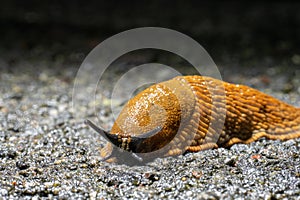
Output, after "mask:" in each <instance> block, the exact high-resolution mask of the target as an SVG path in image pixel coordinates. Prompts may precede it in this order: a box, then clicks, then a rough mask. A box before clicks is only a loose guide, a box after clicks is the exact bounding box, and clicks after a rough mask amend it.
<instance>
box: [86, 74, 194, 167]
mask: <svg viewBox="0 0 300 200" xmlns="http://www.w3.org/2000/svg"><path fill="white" fill-rule="evenodd" d="M183 81H184V80H182V79H172V80H170V81H166V82H162V83H159V84H156V85H153V86H151V87H149V88H147V89H145V90H144V91H142V92H141V93H139V94H138V95H136V96H135V97H133V98H132V99H130V100H129V101H128V102H127V104H126V105H125V106H124V108H123V109H122V111H121V112H120V114H119V116H118V117H117V119H116V121H115V123H114V125H113V127H112V129H111V131H110V133H108V132H105V131H103V130H101V129H99V128H97V127H96V126H95V125H93V124H92V123H91V122H87V123H88V124H89V125H90V126H91V127H92V128H93V129H95V130H96V131H97V132H99V133H100V134H101V135H102V136H104V137H105V138H106V139H107V140H108V141H109V142H110V144H108V146H107V147H109V148H108V150H106V151H105V153H104V155H103V156H104V160H108V161H109V160H111V158H114V160H113V161H116V162H120V160H122V157H124V158H125V160H126V157H127V156H126V155H125V154H128V153H130V156H131V157H133V158H134V160H137V161H146V160H152V159H153V158H156V157H157V156H161V155H166V154H168V151H170V149H171V148H172V146H174V145H177V144H173V145H171V147H168V148H164V147H165V146H170V145H168V144H169V143H170V144H171V141H172V140H173V139H174V137H175V136H176V134H177V133H178V131H180V129H181V128H182V127H181V126H182V125H183V127H184V126H185V125H184V124H185V122H186V121H189V119H190V116H191V113H192V112H193V108H194V101H193V100H194V98H193V97H194V96H193V93H192V92H191V90H190V89H189V88H187V86H186V85H185V84H184V83H183ZM176 137H177V136H176ZM112 144H113V146H112ZM183 148H184V147H183ZM182 150H183V152H184V151H185V149H182ZM155 152H159V153H158V154H155ZM123 160H124V159H123ZM121 162H122V161H121Z"/></svg>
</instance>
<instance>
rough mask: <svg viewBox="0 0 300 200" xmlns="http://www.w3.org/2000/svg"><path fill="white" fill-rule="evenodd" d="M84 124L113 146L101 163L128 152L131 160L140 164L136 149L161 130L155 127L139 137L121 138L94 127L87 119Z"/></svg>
mask: <svg viewBox="0 0 300 200" xmlns="http://www.w3.org/2000/svg"><path fill="white" fill-rule="evenodd" d="M85 124H87V125H89V126H90V127H91V128H92V129H94V130H95V131H96V132H97V133H99V134H100V135H101V136H102V137H104V138H105V139H106V140H107V141H108V142H111V143H112V144H114V145H115V146H114V147H113V151H112V152H111V154H109V155H108V156H106V157H105V158H103V159H102V161H106V160H108V159H110V158H113V157H117V156H118V155H120V154H122V153H124V151H128V152H130V153H131V157H132V158H134V159H135V160H137V161H139V162H142V161H143V159H142V158H141V157H140V156H138V155H137V154H136V153H139V152H138V149H140V148H141V145H142V144H143V142H144V141H145V140H147V139H148V138H149V137H151V136H153V135H155V134H156V133H158V132H159V131H160V130H161V127H157V128H155V129H153V130H151V131H149V132H146V133H144V134H141V135H140V136H139V137H136V136H128V137H121V136H119V135H117V134H111V133H109V132H107V131H104V130H103V129H101V128H99V127H98V126H97V125H95V124H94V123H93V122H92V121H90V120H88V119H87V120H85ZM118 147H119V148H118Z"/></svg>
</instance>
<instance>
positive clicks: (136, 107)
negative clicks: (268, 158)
mask: <svg viewBox="0 0 300 200" xmlns="http://www.w3.org/2000/svg"><path fill="white" fill-rule="evenodd" d="M86 122H87V124H88V125H90V126H91V127H92V128H93V129H95V130H96V131H97V132H99V133H100V134H101V135H103V136H104V137H106V139H107V140H108V141H109V143H108V144H107V146H106V147H105V148H103V149H102V150H101V156H102V157H103V158H104V159H103V160H107V161H109V162H124V161H126V159H127V158H128V157H127V154H128V155H129V154H130V155H131V158H134V159H133V160H136V162H138V161H139V162H142V161H145V162H148V161H150V160H152V159H154V158H156V157H166V156H176V155H180V154H182V153H184V152H186V151H187V152H197V151H201V150H204V149H209V148H218V147H230V146H232V145H233V144H236V143H250V142H253V141H255V140H257V139H259V138H261V137H265V138H268V139H273V140H276V139H280V140H288V139H292V138H297V137H300V108H296V107H293V106H291V105H288V104H286V103H284V102H282V101H280V100H277V99H275V98H273V97H271V96H269V95H267V94H264V93H262V92H260V91H258V90H256V89H253V88H250V87H248V86H244V85H237V84H231V83H227V82H223V81H220V80H217V79H213V78H210V77H204V76H179V77H175V78H173V79H171V80H169V81H165V82H162V83H158V84H155V85H152V86H151V87H149V88H147V89H145V90H144V91H142V92H141V93H139V94H138V95H136V96H135V97H133V98H132V99H130V100H129V101H128V103H127V104H126V105H125V106H124V108H123V110H122V111H121V113H120V114H119V116H118V118H117V119H116V121H115V123H114V125H113V127H112V129H111V131H110V133H108V132H105V131H103V130H102V129H100V128H98V127H97V126H96V125H94V124H93V123H92V122H91V121H89V120H87V121H86ZM124 153H126V155H125V154H124Z"/></svg>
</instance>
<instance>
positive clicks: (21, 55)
mask: <svg viewBox="0 0 300 200" xmlns="http://www.w3.org/2000/svg"><path fill="white" fill-rule="evenodd" d="M297 6H298V7H297ZM7 7H8V8H9V5H8V6H7ZM79 7H80V6H79ZM175 7H176V6H175ZM248 7H249V10H247V9H246V8H245V7H244V6H241V7H240V9H235V8H232V6H231V5H228V6H227V7H226V6H224V5H221V6H216V7H215V6H214V5H209V7H208V9H203V10H202V11H203V12H199V13H200V14H199V16H198V9H191V7H189V6H187V7H186V8H185V9H186V11H182V12H179V13H177V12H175V11H174V13H177V15H178V16H179V17H178V18H176V16H177V15H175V14H174V15H171V17H166V16H164V14H163V12H162V14H160V15H161V17H162V18H163V20H162V21H161V23H153V21H151V20H150V17H151V16H152V15H153V14H152V13H151V12H150V11H149V10H146V11H148V12H149V13H147V14H146V15H148V17H149V16H150V17H149V18H148V17H144V18H141V19H140V20H137V19H135V20H133V18H134V17H133V16H132V15H128V12H125V11H124V12H123V14H121V17H119V18H117V19H115V18H113V17H112V16H114V15H111V17H112V19H113V20H112V24H113V25H111V26H109V27H108V28H107V24H105V23H104V25H103V26H102V27H100V28H95V24H97V23H100V22H101V20H100V21H99V20H98V21H97V20H96V21H94V22H93V21H91V20H90V19H89V18H88V17H86V18H84V17H83V18H76V17H74V18H72V15H71V14H70V13H68V12H66V13H64V12H63V11H64V9H60V8H59V7H49V9H50V10H51V9H53V10H56V15H55V16H60V15H63V14H66V16H67V17H66V18H64V20H61V21H60V20H52V21H51V20H50V21H49V20H47V18H45V16H46V14H45V15H43V14H44V12H39V9H36V10H34V11H32V10H31V11H28V12H25V11H23V10H22V9H21V8H20V7H18V9H16V10H15V14H14V15H13V16H11V15H10V14H9V13H10V12H8V11H6V13H5V12H1V13H4V14H2V16H1V19H2V21H0V22H1V25H2V26H3V27H5V28H6V29H5V30H6V32H5V33H4V34H3V35H2V40H1V48H0V52H1V53H0V70H1V74H0V85H1V87H0V198H4V199H6V198H16V199H17V198H19V197H22V198H27V199H30V198H35V199H38V198H39V197H45V198H58V199H69V198H71V197H73V198H97V199H101V198H103V199H115V198H129V199H130V198H131V199H136V198H138V199H145V198H150V199H164V198H165V199H169V198H176V199H220V198H221V199H244V198H246V199H258V198H260V199H299V196H300V139H295V140H290V141H286V142H280V141H267V140H264V139H261V140H259V141H257V142H255V143H252V144H250V145H243V144H240V145H234V146H233V147H231V148H230V149H223V148H219V149H214V150H208V151H203V152H198V153H193V154H186V155H183V156H179V157H178V158H165V159H157V160H155V161H154V162H152V163H149V164H148V165H146V166H133V167H129V166H125V165H114V164H108V163H105V162H101V161H99V160H100V159H101V157H100V156H99V150H100V149H101V148H102V147H103V145H104V144H105V141H104V140H103V138H101V137H100V136H99V135H98V134H96V133H94V131H92V130H91V129H90V128H88V127H86V125H85V124H84V123H83V121H84V119H85V118H91V119H95V112H94V108H93V105H94V104H93V100H91V99H84V100H83V101H82V102H81V104H80V105H78V106H77V107H76V108H72V91H73V84H74V80H75V77H76V73H77V70H78V69H79V66H80V64H81V62H82V61H83V59H84V57H85V56H86V55H87V53H88V52H89V51H90V50H91V49H92V48H93V47H94V46H95V45H97V44H98V43H99V42H101V41H102V40H103V39H105V38H106V37H108V36H111V35H113V34H115V33H118V32H119V31H121V30H125V29H126V28H130V27H131V26H135V27H138V26H163V27H169V28H175V29H177V30H182V31H183V32H184V33H186V34H189V33H190V34H191V35H192V36H194V38H196V39H197V41H198V42H200V43H201V44H202V45H203V46H204V47H205V48H206V49H207V50H208V52H209V53H210V54H211V56H212V58H213V59H214V60H215V62H216V64H217V65H218V67H219V69H220V72H221V74H222V78H223V79H224V80H226V81H230V82H234V83H239V84H246V85H249V86H252V87H255V88H257V89H259V90H261V91H264V92H266V93H268V94H270V95H273V96H275V97H277V98H279V99H281V100H283V101H285V102H287V103H290V104H292V105H295V106H298V107H300V55H299V51H298V50H299V45H297V44H299V34H298V33H299V29H297V28H295V25H299V21H300V18H299V14H297V13H298V12H295V11H298V10H299V9H297V8H299V4H296V5H286V4H283V5H281V4H275V5H273V6H271V8H273V9H271V8H269V7H268V9H267V8H266V7H261V6H260V5H255V6H248ZM16 8H17V7H16ZM47 8H48V7H47ZM82 8H84V6H83V7H82ZM178 8H180V9H179V10H183V9H184V7H182V6H181V5H178ZM178 8H177V9H178ZM70 9H71V10H72V9H75V11H77V10H76V9H78V8H77V7H76V6H75V7H73V8H70ZM199 9H200V7H199ZM27 10H28V9H27ZM104 10H105V8H102V11H104ZM132 10H133V12H134V11H135V12H136V11H137V10H138V9H137V8H135V7H133V8H132ZM195 10H196V11H197V12H196V11H195ZM246 10H247V11H246ZM213 11H216V14H213V13H214V12H213ZM24 12H25V14H26V16H27V18H24V19H25V22H24V21H22V20H23V15H24ZM85 12H87V13H89V12H90V11H85ZM46 13H47V12H46ZM50 13H52V12H50ZM71 13H72V12H71ZM75 13H76V12H75ZM95 13H97V12H95ZM115 13H116V12H115ZM141 13H142V12H141ZM224 13H225V14H224ZM235 14H241V17H240V18H239V17H237V16H235ZM91 15H92V16H93V13H92V14H91ZM3 16H4V17H3ZM172 16H173V17H172ZM174 16H175V17H174ZM182 16H187V17H186V18H180V17H182ZM223 16H224V17H223ZM7 19H9V20H11V21H12V23H11V24H9V23H7V22H6V21H5V20H7ZM36 19H40V20H41V21H38V20H37V21H36ZM53 19H56V18H53ZM77 19H78V20H77ZM118 19H119V20H118ZM146 19H148V21H147V20H146ZM189 19H193V20H189ZM26 20H27V21H26ZM32 20H33V22H32ZM43 20H44V21H43ZM81 20H82V21H81ZM102 20H104V19H102ZM143 20H144V21H143ZM153 20H154V19H153ZM58 21H59V22H61V23H58ZM72 22H74V23H72ZM87 22H89V23H90V24H89V23H87ZM154 22H155V20H154ZM56 23H58V25H57V24H56ZM85 23H87V24H85ZM93 23H94V24H93ZM107 23H108V22H107ZM131 23H132V24H131ZM177 23H182V25H181V26H175V25H174V24H177ZM66 24H69V25H70V24H71V25H70V26H65V25H66ZM102 24H103V23H102ZM126 24H127V25H126ZM128 24H129V25H128ZM274 24H276V26H275V25H274ZM50 25H51V28H50V31H49V32H47V31H46V30H48V28H49V26H50ZM83 25H85V26H84V27H85V28H83V30H82V29H80V28H81V27H82V26H83ZM26 27H29V28H28V29H27V28H26ZM91 27H92V28H91ZM96 27H97V26H96ZM105 27H106V28H107V30H109V31H106V29H104V28H105ZM275 27H278V29H280V30H281V32H280V31H279V32H278V31H277V29H276V28H275ZM41 30H42V31H41ZM91 32H92V33H91ZM21 33H23V34H24V35H22V34H21ZM98 34H99V35H98ZM149 55H150V56H149ZM152 60H155V61H161V62H167V64H169V65H171V66H172V65H174V66H175V65H176V66H178V67H179V69H181V70H183V72H184V73H186V74H189V73H190V71H189V68H185V64H184V63H182V61H181V60H178V58H177V57H174V56H172V55H166V54H165V53H163V52H158V53H156V54H155V55H154V56H153V55H152V54H151V53H149V52H146V53H145V52H140V53H139V54H138V55H136V54H132V55H129V56H128V57H126V58H124V59H123V60H122V59H121V60H119V62H116V63H114V65H113V67H112V72H113V76H114V75H116V76H117V75H119V74H120V73H122V72H123V71H122V70H124V68H126V66H128V65H130V64H132V63H133V64H139V63H144V62H148V61H152ZM106 83H107V84H108V85H109V84H110V83H109V81H108V82H106ZM82 86H83V87H84V86H85V85H84V83H83V85H82ZM108 88H109V87H108ZM89 89H90V88H87V90H89ZM106 92H107V91H105V90H104V91H103V90H101V89H100V90H99V94H100V95H101V93H103V94H105V93H106ZM100 105H104V106H103V107H99V108H98V111H99V112H100V113H101V120H102V125H103V126H104V127H105V128H107V129H108V128H109V127H110V126H111V125H112V123H113V118H112V116H111V114H110V112H109V109H106V107H107V105H106V103H105V102H100V103H99V106H100Z"/></svg>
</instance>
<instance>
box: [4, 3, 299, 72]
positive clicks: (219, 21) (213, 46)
mask: <svg viewBox="0 0 300 200" xmlns="http://www.w3.org/2000/svg"><path fill="white" fill-rule="evenodd" d="M299 10H300V3H297V2H293V1H291V2H288V1H279V2H275V3H274V2H273V3H272V2H251V3H250V2H234V1H233V2H232V1H230V2H222V3H218V2H214V1H213V2H198V1H188V2H187V1H105V2H101V1H88V2H87V1H80V0H75V1H67V0H63V1H48V3H47V2H45V1H37V0H28V1H17V0H13V1H5V2H1V7H0V26H1V30H0V35H1V37H0V53H1V55H2V59H4V60H5V61H6V62H7V63H8V65H9V66H10V67H15V65H14V63H15V62H16V60H18V59H19V58H21V57H22V58H23V59H26V60H35V59H40V60H42V59H48V60H49V59H50V60H53V61H56V60H60V61H62V62H65V63H73V65H68V66H71V67H79V65H80V63H81V62H82V60H83V59H84V57H85V56H86V55H87V54H88V52H89V51H91V50H92V48H93V47H95V46H96V45H97V44H99V43H100V42H101V41H103V40H104V39H106V38H108V37H110V36H112V35H114V34H117V33H119V32H121V31H125V30H127V29H131V28H137V27H143V26H158V27H165V28H171V29H174V30H177V31H180V32H182V33H184V34H187V35H189V36H191V37H192V38H194V39H196V40H197V41H198V42H199V43H200V44H201V45H202V46H203V47H204V48H205V49H206V50H207V51H208V52H209V54H210V55H211V56H212V58H213V59H214V60H215V62H216V63H217V65H218V66H219V67H221V70H222V67H223V68H224V66H226V67H227V69H232V70H236V69H237V68H239V67H244V68H245V69H249V68H253V67H254V68H255V67H256V68H259V69H263V68H266V67H272V66H275V65H282V64H284V65H288V66H294V67H297V68H299V64H300V56H299V54H300V51H299V50H300V37H299V35H300V12H299ZM246 71H247V70H246ZM259 71H260V73H261V72H263V70H259ZM247 73H249V70H248V72H247Z"/></svg>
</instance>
